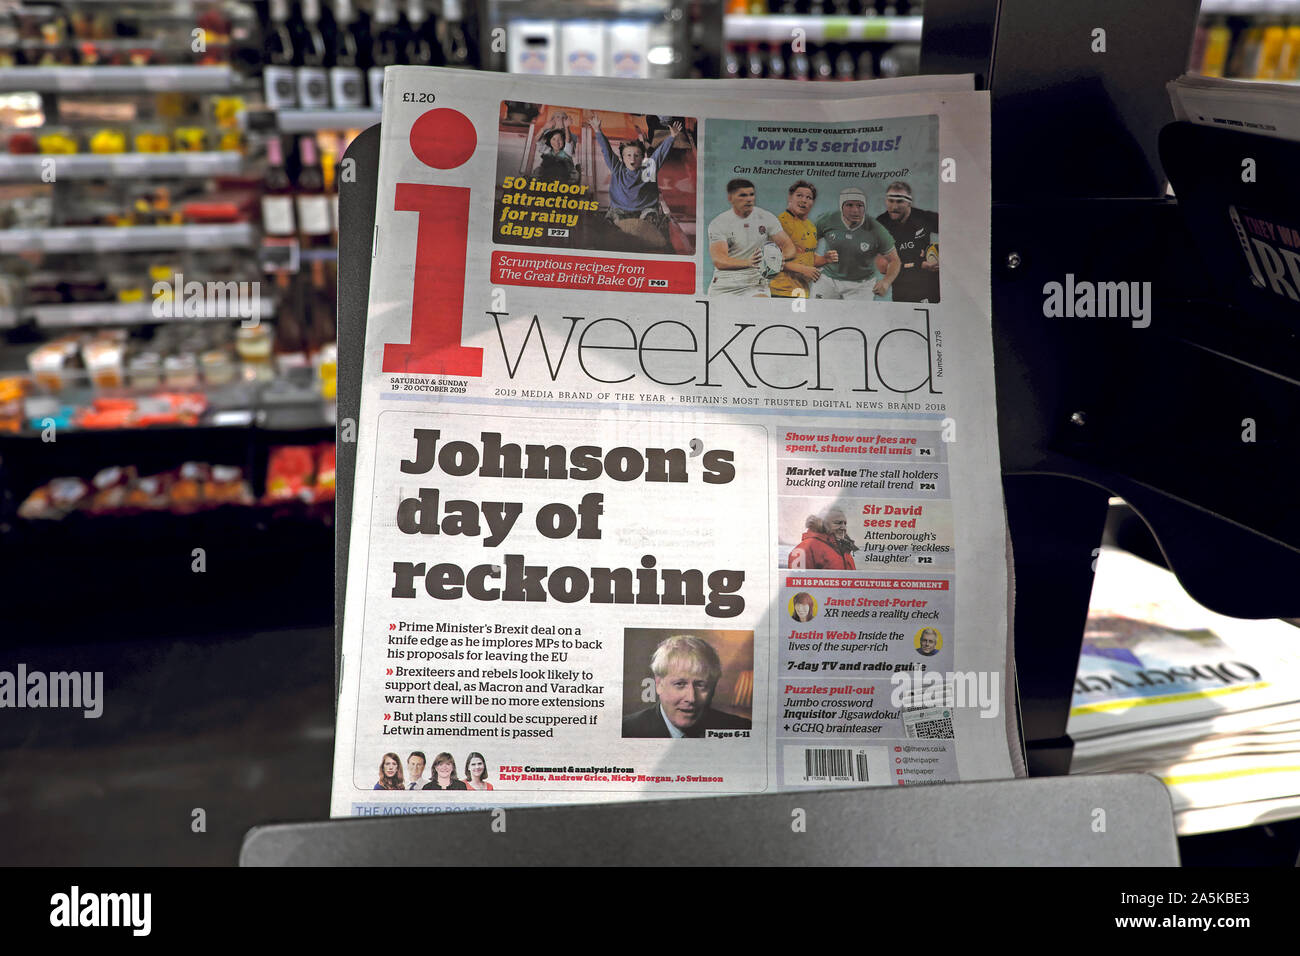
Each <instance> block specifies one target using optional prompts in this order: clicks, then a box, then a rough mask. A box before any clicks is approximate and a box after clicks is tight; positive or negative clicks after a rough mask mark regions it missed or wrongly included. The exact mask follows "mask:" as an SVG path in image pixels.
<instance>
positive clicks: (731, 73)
mask: <svg viewBox="0 0 1300 956" xmlns="http://www.w3.org/2000/svg"><path fill="white" fill-rule="evenodd" d="M742 76H743V74H742V73H741V62H740V52H739V51H738V50H737V49H736V47H735V45H734V44H731V43H729V44H727V50H726V53H724V54H723V57H722V78H723V79H724V80H738V79H740V78H741V77H742Z"/></svg>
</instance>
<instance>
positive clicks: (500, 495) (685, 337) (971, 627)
mask: <svg viewBox="0 0 1300 956" xmlns="http://www.w3.org/2000/svg"><path fill="white" fill-rule="evenodd" d="M971 85H972V84H971V80H970V78H969V77H943V78H925V79H916V80H911V81H874V82H871V83H846V84H838V85H836V87H835V88H834V89H833V90H829V91H826V90H827V88H826V87H822V86H819V85H801V86H799V87H797V88H792V87H790V86H786V85H780V86H773V85H771V84H765V83H758V82H756V81H745V82H744V84H743V86H742V85H737V84H732V83H725V82H693V81H678V82H663V83H620V82H617V81H589V80H584V81H582V82H581V83H572V82H568V81H566V80H562V79H549V78H537V77H517V76H510V75H496V74H483V73H464V72H459V71H453V70H441V69H434V68H418V67H400V68H390V69H389V70H388V71H387V74H386V85H385V94H384V108H383V127H382V145H381V149H380V160H379V170H378V205H377V209H376V229H375V240H374V259H373V265H372V277H371V286H370V305H369V316H368V327H367V332H366V341H365V356H364V378H363V384H362V396H361V412H360V419H359V421H358V423H357V441H358V448H357V466H356V479H355V481H356V483H355V496H354V499H355V500H354V510H353V518H352V527H351V544H350V555H351V557H350V565H349V574H348V581H347V594H346V613H345V619H344V636H343V664H342V673H341V691H340V699H339V708H338V729H337V744H336V753H335V765H334V784H333V801H332V812H333V814H334V815H336V816H352V815H384V814H405V813H434V812H451V811H457V810H475V809H477V810H484V809H489V808H496V807H509V806H522V805H529V804H532V805H540V804H552V805H553V804H560V803H590V802H598V801H610V800H634V799H649V798H676V797H689V796H698V795H719V794H741V793H762V792H776V791H785V790H797V789H801V788H822V789H824V788H829V787H837V786H890V787H896V786H912V785H918V784H928V783H938V782H945V781H957V780H973V779H987V778H997V777H1010V776H1013V775H1016V774H1018V773H1023V763H1022V759H1021V756H1020V748H1019V743H1018V737H1017V733H1016V729H1015V719H1014V709H1013V708H1014V706H1015V703H1014V701H1015V696H1014V675H1013V673H1012V668H1011V654H1010V647H1009V643H1008V605H1009V585H1008V570H1007V561H1006V553H1007V552H1006V527H1005V521H1004V517H1003V508H1002V497H1001V483H1000V472H999V458H998V439H997V431H996V418H995V408H994V401H993V355H992V342H991V319H990V294H989V207H990V194H989V175H988V169H989V104H988V96H987V94H985V93H977V92H974V91H973V90H972V89H971ZM823 91H826V92H823ZM940 223H942V230H941V229H940ZM941 231H942V233H943V236H942V240H941V239H940V235H939V234H940V232H941Z"/></svg>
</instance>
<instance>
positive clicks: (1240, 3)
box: [1201, 0, 1296, 17]
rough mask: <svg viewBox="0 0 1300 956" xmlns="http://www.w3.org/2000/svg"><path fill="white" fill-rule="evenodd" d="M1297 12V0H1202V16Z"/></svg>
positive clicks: (1244, 15) (1243, 15)
mask: <svg viewBox="0 0 1300 956" xmlns="http://www.w3.org/2000/svg"><path fill="white" fill-rule="evenodd" d="M1295 12H1296V0H1201V16H1208V15H1210V14H1226V15H1232V14H1235V15H1236V16H1242V17H1249V16H1262V15H1267V14H1273V13H1288V14H1294V13H1295Z"/></svg>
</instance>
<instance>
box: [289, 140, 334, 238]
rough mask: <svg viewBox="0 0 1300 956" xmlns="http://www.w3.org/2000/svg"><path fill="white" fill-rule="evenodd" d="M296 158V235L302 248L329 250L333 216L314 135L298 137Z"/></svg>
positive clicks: (332, 231)
mask: <svg viewBox="0 0 1300 956" xmlns="http://www.w3.org/2000/svg"><path fill="white" fill-rule="evenodd" d="M298 158H299V165H298V189H297V192H296V194H295V196H294V204H295V206H296V209H297V213H298V238H299V240H300V241H301V243H302V246H303V248H304V249H313V248H316V249H328V248H329V247H330V246H331V245H332V244H333V241H334V240H333V233H334V225H333V215H332V210H331V203H330V198H329V196H328V195H326V193H325V175H324V173H323V172H322V170H321V164H320V153H319V151H318V150H317V148H316V139H315V137H314V136H311V135H308V136H304V137H302V139H300V140H298Z"/></svg>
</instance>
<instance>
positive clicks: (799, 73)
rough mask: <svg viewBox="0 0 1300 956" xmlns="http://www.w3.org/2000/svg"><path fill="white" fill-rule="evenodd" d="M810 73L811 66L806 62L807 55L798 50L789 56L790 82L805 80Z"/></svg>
mask: <svg viewBox="0 0 1300 956" xmlns="http://www.w3.org/2000/svg"><path fill="white" fill-rule="evenodd" d="M811 73H812V65H811V64H810V63H809V62H808V54H807V53H806V52H805V51H803V50H800V51H799V52H797V53H791V54H790V70H789V74H788V75H789V77H790V79H792V80H806V79H808V77H809V76H810V75H811Z"/></svg>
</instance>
